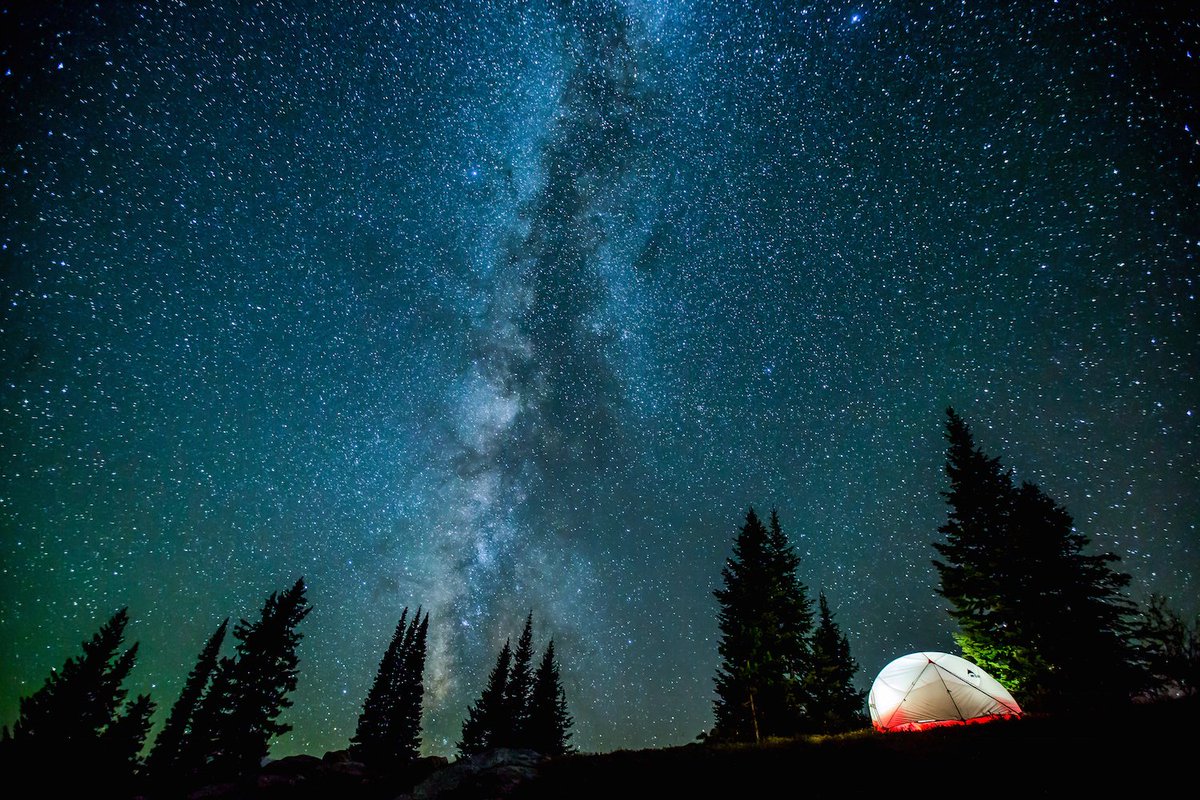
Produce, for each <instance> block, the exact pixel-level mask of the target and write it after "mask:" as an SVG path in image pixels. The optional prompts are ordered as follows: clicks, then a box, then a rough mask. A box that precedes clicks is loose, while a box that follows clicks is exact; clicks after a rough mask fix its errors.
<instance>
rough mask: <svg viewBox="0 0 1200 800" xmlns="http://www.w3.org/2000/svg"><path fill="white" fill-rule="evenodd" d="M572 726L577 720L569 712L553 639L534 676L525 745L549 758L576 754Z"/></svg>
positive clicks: (547, 646) (523, 743)
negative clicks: (571, 743) (571, 753)
mask: <svg viewBox="0 0 1200 800" xmlns="http://www.w3.org/2000/svg"><path fill="white" fill-rule="evenodd" d="M573 724H574V720H572V719H571V715H570V714H569V713H567V695H566V692H565V691H563V687H562V682H561V680H560V678H559V667H558V660H557V659H556V658H555V655H554V640H553V639H551V640H550V643H549V644H548V645H546V650H545V652H544V653H543V654H542V660H541V663H539V664H538V668H537V672H536V673H535V674H534V677H533V689H532V691H531V693H530V702H529V718H528V723H527V726H526V730H525V737H524V740H523V742H522V745H523V746H525V747H528V748H529V749H531V750H536V751H537V752H539V753H543V754H545V755H548V756H561V755H565V754H566V753H570V752H573V751H574V749H575V748H574V747H572V746H571V745H570V744H568V742H567V740H568V739H570V738H571V733H570V728H571V726H572V725H573Z"/></svg>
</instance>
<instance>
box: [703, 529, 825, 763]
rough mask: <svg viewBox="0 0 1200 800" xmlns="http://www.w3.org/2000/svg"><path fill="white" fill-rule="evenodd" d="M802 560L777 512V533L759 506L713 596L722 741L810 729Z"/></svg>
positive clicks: (808, 623)
mask: <svg viewBox="0 0 1200 800" xmlns="http://www.w3.org/2000/svg"><path fill="white" fill-rule="evenodd" d="M797 564H798V559H797V557H796V555H795V551H794V550H793V549H792V547H791V545H790V544H788V541H787V537H786V536H785V535H784V534H783V531H782V528H781V527H780V526H779V520H778V517H777V516H776V515H775V514H772V522H771V531H768V530H767V528H766V526H764V525H763V523H762V520H760V519H759V517H758V515H757V514H756V513H755V512H754V509H753V508H751V509H750V510H749V511H748V512H747V514H746V522H745V524H744V525H743V526H742V528H741V530H740V531H739V532H738V536H737V538H736V540H735V542H734V546H733V558H731V559H729V560H727V561H726V565H725V568H724V569H722V570H721V577H722V579H723V582H724V586H723V587H722V588H720V589H717V590H716V591H714V592H713V594H714V595H715V596H716V598H717V600H718V602H719V603H720V609H719V611H718V614H717V624H718V627H719V628H720V631H721V640H720V643H719V645H718V652H719V654H720V656H721V664H720V667H719V668H718V672H717V676H716V689H717V700H716V702H715V704H714V710H715V712H716V726H715V727H714V729H713V736H715V737H716V738H720V739H741V740H758V739H760V738H762V737H765V736H783V735H790V734H794V733H796V732H798V731H799V730H802V729H803V726H804V725H805V724H806V723H805V719H804V702H805V697H804V675H805V673H806V671H807V668H808V664H809V657H810V656H809V652H808V637H809V635H810V633H811V630H812V611H811V603H810V601H809V600H808V597H807V594H806V591H807V590H806V588H805V586H804V585H803V584H802V583H801V582H800V581H799V579H798V578H797V577H796V574H795V569H796V566H797Z"/></svg>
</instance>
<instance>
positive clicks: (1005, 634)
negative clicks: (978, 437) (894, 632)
mask: <svg viewBox="0 0 1200 800" xmlns="http://www.w3.org/2000/svg"><path fill="white" fill-rule="evenodd" d="M946 413H947V417H948V420H947V424H946V438H947V440H948V441H949V448H948V451H947V461H946V474H947V476H948V477H949V478H950V491H949V492H945V493H944V496H945V497H946V502H947V504H948V506H949V515H948V519H947V522H946V524H945V525H943V526H941V527H940V528H939V529H938V530H939V532H940V533H942V534H944V535H945V536H946V541H945V542H944V543H941V542H939V543H935V544H934V547H935V549H936V550H937V552H938V554H939V555H940V556H942V559H941V560H935V561H934V562H933V563H934V566H935V567H936V568H937V571H938V574H939V577H940V584H939V586H938V592H939V593H940V594H941V595H942V596H943V597H945V598H946V599H947V600H949V601H950V602H951V604H952V606H953V608H952V609H951V610H950V615H951V616H952V617H954V619H955V620H956V621H957V622H958V626H959V632H958V633H957V634H955V640H956V641H957V642H958V644H959V646H960V647H961V648H962V651H963V655H964V656H965V657H967V658H968V659H970V660H972V661H974V662H975V663H977V664H979V665H980V666H981V667H983V668H984V669H985V670H987V671H988V672H989V673H991V674H992V675H993V676H994V677H995V678H996V679H997V680H999V681H1000V682H1001V683H1002V684H1004V685H1005V687H1007V688H1008V689H1009V690H1010V691H1012V692H1013V693H1014V695H1016V696H1017V699H1018V700H1019V701H1020V702H1021V703H1022V704H1023V705H1025V706H1026V707H1027V708H1030V709H1054V708H1061V707H1071V706H1076V707H1080V706H1088V705H1104V704H1108V703H1111V702H1113V701H1115V700H1121V699H1127V698H1128V697H1129V696H1130V694H1131V693H1132V692H1133V691H1135V690H1136V689H1137V688H1138V686H1139V685H1140V682H1141V680H1142V675H1141V674H1140V672H1139V669H1138V664H1137V658H1136V656H1135V652H1134V650H1133V648H1132V644H1131V641H1130V638H1131V632H1132V629H1131V623H1132V618H1133V614H1134V612H1135V609H1134V606H1133V605H1132V603H1130V602H1129V601H1128V600H1127V599H1126V598H1125V597H1124V595H1123V594H1122V590H1123V589H1124V587H1126V586H1127V585H1128V583H1129V576H1128V575H1125V574H1122V573H1119V572H1116V571H1114V570H1113V569H1112V568H1111V566H1110V565H1111V564H1112V563H1113V562H1115V561H1117V560H1118V558H1117V556H1115V555H1113V554H1111V553H1104V554H1101V555H1095V556H1093V555H1085V554H1084V552H1083V549H1084V548H1085V547H1086V546H1087V544H1088V539H1087V537H1086V536H1084V535H1082V534H1080V533H1078V532H1077V531H1076V530H1075V528H1074V522H1073V520H1072V519H1071V515H1070V514H1069V513H1067V511H1066V509H1064V508H1063V507H1062V506H1060V505H1058V504H1057V503H1056V502H1055V501H1054V500H1053V499H1051V498H1050V497H1048V496H1047V495H1046V494H1045V493H1044V492H1042V490H1041V489H1040V488H1038V487H1037V486H1036V485H1034V484H1032V483H1023V484H1022V485H1021V486H1020V487H1016V486H1014V484H1013V481H1012V475H1011V473H1009V472H1007V471H1004V470H1002V469H1001V467H1000V464H999V461H998V460H997V459H994V458H989V457H988V456H986V455H984V453H983V452H982V451H981V450H979V449H978V448H977V447H975V443H974V438H973V437H972V435H971V431H970V429H969V428H968V427H967V425H966V423H965V422H964V421H963V420H962V418H961V417H959V416H958V415H957V414H955V413H954V410H953V409H947V410H946Z"/></svg>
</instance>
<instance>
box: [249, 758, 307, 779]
mask: <svg viewBox="0 0 1200 800" xmlns="http://www.w3.org/2000/svg"><path fill="white" fill-rule="evenodd" d="M320 766H321V759H319V758H317V757H316V756H305V755H299V756H288V757H287V758H280V759H277V760H275V761H269V762H267V763H266V764H264V765H263V768H262V772H261V774H262V775H292V776H302V775H311V774H313V773H314V772H316V771H317V768H318V767H320Z"/></svg>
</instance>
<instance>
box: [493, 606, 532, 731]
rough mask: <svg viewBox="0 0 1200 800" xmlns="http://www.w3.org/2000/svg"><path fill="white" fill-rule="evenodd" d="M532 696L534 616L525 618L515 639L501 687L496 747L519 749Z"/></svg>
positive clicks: (530, 615)
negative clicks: (501, 722) (500, 721)
mask: <svg viewBox="0 0 1200 800" xmlns="http://www.w3.org/2000/svg"><path fill="white" fill-rule="evenodd" d="M532 693H533V612H532V611H530V612H529V616H528V617H526V618H525V629H524V630H523V631H521V637H520V638H519V639H517V649H516V650H515V651H514V652H513V660H512V667H511V668H510V669H509V671H508V682H507V683H506V684H505V685H504V706H505V725H504V728H503V730H501V731H498V732H497V742H496V744H497V746H500V747H520V746H522V744H523V742H524V740H525V728H526V726H527V725H528V723H529V700H530V697H531V695H532Z"/></svg>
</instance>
